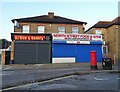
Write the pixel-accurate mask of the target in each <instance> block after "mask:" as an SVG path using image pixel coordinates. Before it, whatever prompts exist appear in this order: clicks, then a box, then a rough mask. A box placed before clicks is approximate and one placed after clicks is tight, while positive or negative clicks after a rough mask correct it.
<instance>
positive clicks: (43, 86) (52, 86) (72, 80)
mask: <svg viewBox="0 0 120 92" xmlns="http://www.w3.org/2000/svg"><path fill="white" fill-rule="evenodd" d="M119 80H120V78H119V77H118V74H116V73H115V74H114V73H92V74H85V75H71V76H67V77H63V78H57V79H53V80H48V81H44V82H39V83H32V84H27V85H23V86H17V87H15V88H13V89H12V90H118V85H119V84H118V81H119Z"/></svg>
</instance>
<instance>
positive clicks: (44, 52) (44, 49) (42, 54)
mask: <svg viewBox="0 0 120 92" xmlns="http://www.w3.org/2000/svg"><path fill="white" fill-rule="evenodd" d="M37 45H38V49H37V50H38V55H37V56H38V57H37V58H38V60H37V63H39V64H45V63H50V61H51V60H50V58H51V56H50V55H51V48H50V43H42V44H37Z"/></svg>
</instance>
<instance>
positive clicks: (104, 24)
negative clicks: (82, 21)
mask: <svg viewBox="0 0 120 92" xmlns="http://www.w3.org/2000/svg"><path fill="white" fill-rule="evenodd" d="M110 23H111V22H108V21H99V22H98V23H96V24H95V25H94V26H93V27H92V28H107V27H108V26H109V25H110Z"/></svg>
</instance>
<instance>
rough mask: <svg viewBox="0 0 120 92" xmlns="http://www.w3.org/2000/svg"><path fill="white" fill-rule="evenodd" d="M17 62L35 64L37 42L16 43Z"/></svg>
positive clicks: (15, 59)
mask: <svg viewBox="0 0 120 92" xmlns="http://www.w3.org/2000/svg"><path fill="white" fill-rule="evenodd" d="M14 54H15V58H14V61H15V62H14V63H16V64H28V63H31V64H34V63H36V44H32V43H17V42H16V43H15V53H14Z"/></svg>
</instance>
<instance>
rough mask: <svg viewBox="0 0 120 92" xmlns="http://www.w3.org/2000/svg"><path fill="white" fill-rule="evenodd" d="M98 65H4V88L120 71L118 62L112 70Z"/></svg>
mask: <svg viewBox="0 0 120 92" xmlns="http://www.w3.org/2000/svg"><path fill="white" fill-rule="evenodd" d="M97 66H98V68H97V69H91V67H90V64H89V63H68V64H27V65H24V64H21V65H19V64H14V65H4V66H1V68H2V74H1V76H2V89H9V88H11V87H15V86H18V85H23V84H29V83H35V82H41V81H46V80H51V79H55V78H60V77H65V76H71V75H83V74H90V73H103V72H104V73H107V72H109V73H113V72H114V73H120V71H119V65H117V64H114V65H113V66H112V70H103V67H102V64H101V62H100V63H97Z"/></svg>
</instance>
